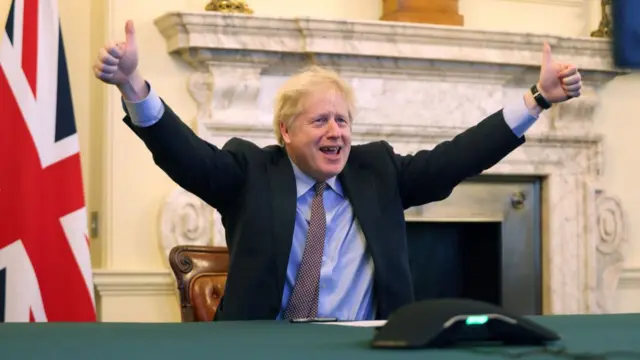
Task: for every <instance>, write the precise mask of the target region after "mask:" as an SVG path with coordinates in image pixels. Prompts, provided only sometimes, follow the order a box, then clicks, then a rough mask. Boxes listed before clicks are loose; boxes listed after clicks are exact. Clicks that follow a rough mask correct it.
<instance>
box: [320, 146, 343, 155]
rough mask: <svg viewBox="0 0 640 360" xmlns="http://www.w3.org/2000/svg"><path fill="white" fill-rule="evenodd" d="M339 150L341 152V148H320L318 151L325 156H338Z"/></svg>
mask: <svg viewBox="0 0 640 360" xmlns="http://www.w3.org/2000/svg"><path fill="white" fill-rule="evenodd" d="M340 150H342V146H322V147H321V148H320V151H322V152H323V153H325V154H327V155H338V154H340Z"/></svg>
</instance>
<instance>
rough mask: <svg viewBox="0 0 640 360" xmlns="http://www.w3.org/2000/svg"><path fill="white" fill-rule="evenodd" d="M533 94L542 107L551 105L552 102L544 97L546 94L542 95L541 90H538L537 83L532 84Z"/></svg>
mask: <svg viewBox="0 0 640 360" xmlns="http://www.w3.org/2000/svg"><path fill="white" fill-rule="evenodd" d="M531 94H532V95H533V99H534V100H535V101H536V103H537V104H538V106H540V107H541V108H543V109H548V108H550V107H551V104H550V103H549V102H548V101H547V99H545V98H544V96H542V94H541V93H540V90H538V85H537V84H533V86H531Z"/></svg>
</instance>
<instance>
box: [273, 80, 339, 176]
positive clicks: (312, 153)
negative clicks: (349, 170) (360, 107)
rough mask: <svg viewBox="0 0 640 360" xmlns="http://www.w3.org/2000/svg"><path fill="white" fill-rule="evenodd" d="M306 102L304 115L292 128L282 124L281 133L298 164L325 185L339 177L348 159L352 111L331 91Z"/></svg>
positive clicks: (314, 95)
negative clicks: (350, 115)
mask: <svg viewBox="0 0 640 360" xmlns="http://www.w3.org/2000/svg"><path fill="white" fill-rule="evenodd" d="M304 101H305V102H304V105H305V106H304V107H303V109H304V110H303V112H302V113H301V114H300V115H299V116H298V117H297V118H295V119H294V120H293V121H292V123H291V126H290V127H288V128H287V127H286V126H285V125H284V124H280V131H281V132H282V137H283V139H284V143H285V147H286V149H287V152H288V153H289V156H290V157H291V158H292V160H293V161H294V162H295V164H296V165H297V166H298V167H299V168H300V169H301V170H302V171H304V172H305V173H306V174H308V175H309V176H311V177H313V178H314V179H316V180H317V181H324V180H327V179H329V178H331V177H333V176H336V175H338V174H339V173H340V172H341V171H342V169H343V168H344V165H345V164H346V162H347V158H348V157H349V151H350V150H351V123H350V120H349V108H348V106H347V102H346V101H345V99H344V97H343V95H342V94H341V93H340V92H338V91H334V90H329V89H327V90H319V91H316V92H313V93H311V94H310V95H309V96H308V97H307V98H306V99H304Z"/></svg>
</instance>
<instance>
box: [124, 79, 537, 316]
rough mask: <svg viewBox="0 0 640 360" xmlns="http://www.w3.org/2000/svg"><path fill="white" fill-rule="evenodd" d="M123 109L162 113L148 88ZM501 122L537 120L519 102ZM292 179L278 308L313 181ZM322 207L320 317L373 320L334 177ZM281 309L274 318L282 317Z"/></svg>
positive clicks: (365, 260) (153, 117) (367, 273)
mask: <svg viewBox="0 0 640 360" xmlns="http://www.w3.org/2000/svg"><path fill="white" fill-rule="evenodd" d="M123 104H124V106H125V110H126V111H127V112H128V114H129V115H130V116H131V121H132V122H133V124H135V125H136V126H143V127H144V126H150V125H153V124H154V123H155V122H157V121H158V120H159V119H160V118H161V117H162V114H163V113H164V105H163V104H162V102H161V100H160V98H159V97H158V95H157V94H156V93H155V91H154V90H153V88H150V92H149V95H148V96H147V97H146V98H145V99H143V100H141V101H138V102H129V101H126V100H123ZM503 115H504V118H505V121H506V123H507V124H508V125H509V127H510V128H511V129H512V130H513V132H514V134H515V135H516V136H518V137H521V136H522V135H523V134H524V133H525V132H526V131H527V129H529V127H531V125H533V123H534V122H535V120H536V117H534V116H532V115H531V114H530V113H529V111H528V110H527V107H526V105H525V103H524V101H523V100H519V101H515V102H513V103H509V104H507V105H506V106H505V107H504V109H503ZM292 165H293V171H294V175H295V179H296V190H297V204H296V218H295V228H294V231H293V242H292V245H291V254H290V256H289V264H288V266H287V278H286V281H285V286H284V292H283V294H282V307H281V309H282V311H284V309H285V308H286V306H287V303H288V301H289V296H290V295H291V291H292V290H293V286H294V284H295V280H296V275H297V272H298V268H299V267H300V261H301V260H302V253H303V251H304V245H305V242H306V237H307V230H308V228H309V222H308V221H309V219H310V217H311V200H312V198H313V189H312V187H313V185H314V183H315V181H314V180H313V179H312V178H311V177H309V176H307V175H306V174H304V173H303V172H302V171H301V170H300V169H299V168H298V167H297V166H296V165H295V164H294V163H293V162H292ZM327 183H328V185H329V186H328V187H327V189H326V190H325V193H324V206H325V211H326V215H327V233H326V240H325V244H324V253H323V257H322V268H321V270H320V298H319V302H318V316H319V317H336V318H338V319H340V320H373V319H375V315H376V306H375V299H374V294H373V265H374V264H373V260H372V259H371V257H370V256H369V254H368V253H367V250H366V245H365V243H366V240H365V237H364V234H363V233H362V230H361V228H360V225H359V224H358V221H357V220H356V219H355V216H354V214H353V209H352V207H351V203H350V202H349V199H347V198H346V197H344V193H343V191H342V186H341V184H340V182H339V180H338V179H337V178H332V179H330V180H329V181H327ZM282 311H281V312H280V314H278V317H277V318H278V319H282Z"/></svg>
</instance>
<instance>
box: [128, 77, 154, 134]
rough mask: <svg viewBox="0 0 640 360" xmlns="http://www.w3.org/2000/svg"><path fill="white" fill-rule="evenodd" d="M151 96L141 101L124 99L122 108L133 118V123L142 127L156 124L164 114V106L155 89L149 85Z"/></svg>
mask: <svg viewBox="0 0 640 360" xmlns="http://www.w3.org/2000/svg"><path fill="white" fill-rule="evenodd" d="M147 88H148V89H149V94H148V95H147V97H146V98H144V99H142V100H140V101H129V100H126V99H125V98H124V97H123V98H121V99H122V108H123V110H124V111H125V113H127V114H128V115H129V116H130V117H131V122H132V123H133V124H134V125H136V126H140V127H147V126H151V125H153V124H155V123H156V122H158V120H160V118H161V117H162V115H163V114H164V104H163V103H162V100H160V97H159V96H158V94H156V92H155V91H154V90H153V88H152V87H151V86H150V85H149V83H147Z"/></svg>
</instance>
